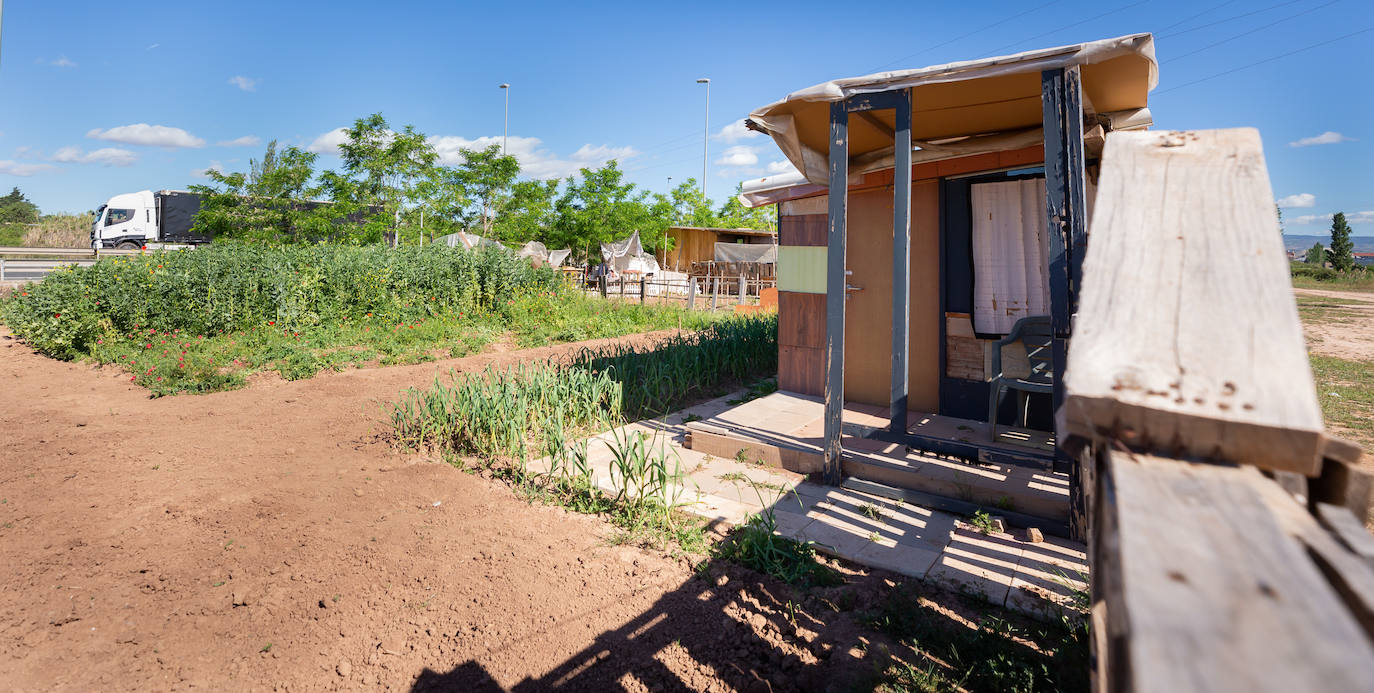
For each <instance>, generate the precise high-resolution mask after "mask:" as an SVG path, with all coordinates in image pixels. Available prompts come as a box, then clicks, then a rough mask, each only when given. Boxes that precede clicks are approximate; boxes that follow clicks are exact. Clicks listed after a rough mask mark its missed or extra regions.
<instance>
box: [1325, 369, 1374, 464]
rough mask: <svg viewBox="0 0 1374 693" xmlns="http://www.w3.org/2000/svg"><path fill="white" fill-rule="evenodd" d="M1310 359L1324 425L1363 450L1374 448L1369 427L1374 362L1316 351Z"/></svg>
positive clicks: (1372, 411)
mask: <svg viewBox="0 0 1374 693" xmlns="http://www.w3.org/2000/svg"><path fill="white" fill-rule="evenodd" d="M1311 360H1312V375H1313V377H1314V378H1315V379H1316V381H1317V399H1318V400H1320V401H1321V407H1322V418H1323V419H1325V420H1326V424H1327V425H1328V426H1332V427H1333V428H1335V429H1336V431H1337V432H1338V434H1339V435H1342V436H1348V437H1349V438H1351V439H1353V440H1354V441H1355V442H1357V443H1359V444H1360V445H1361V446H1363V447H1364V448H1365V449H1366V450H1374V430H1371V429H1370V426H1369V422H1370V421H1374V361H1350V360H1347V359H1339V358H1333V357H1330V356H1318V355H1316V354H1313V355H1312V356H1311Z"/></svg>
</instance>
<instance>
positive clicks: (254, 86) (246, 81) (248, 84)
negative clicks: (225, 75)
mask: <svg viewBox="0 0 1374 693" xmlns="http://www.w3.org/2000/svg"><path fill="white" fill-rule="evenodd" d="M229 83H230V84H232V85H234V86H236V87H238V88H239V89H242V90H244V91H257V90H258V80H256V79H253V78H252V77H244V76H243V75H234V76H233V77H230V78H229Z"/></svg>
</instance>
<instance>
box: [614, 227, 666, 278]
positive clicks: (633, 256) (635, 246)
mask: <svg viewBox="0 0 1374 693" xmlns="http://www.w3.org/2000/svg"><path fill="white" fill-rule="evenodd" d="M601 259H603V260H605V261H606V266H607V267H609V268H610V269H611V270H612V271H614V272H615V273H616V274H624V273H626V272H639V273H643V274H655V273H657V272H658V260H655V259H654V256H653V255H649V254H647V253H645V252H644V246H643V245H642V244H641V243H640V242H639V232H638V231H635V232H634V233H632V234H630V235H629V236H628V237H627V238H622V239H620V240H618V241H614V242H611V243H602V244H601Z"/></svg>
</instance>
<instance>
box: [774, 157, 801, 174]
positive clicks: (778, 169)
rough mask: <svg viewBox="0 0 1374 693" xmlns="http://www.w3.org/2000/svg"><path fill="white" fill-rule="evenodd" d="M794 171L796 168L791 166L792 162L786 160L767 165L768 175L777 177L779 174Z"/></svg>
mask: <svg viewBox="0 0 1374 693" xmlns="http://www.w3.org/2000/svg"><path fill="white" fill-rule="evenodd" d="M796 170H797V167H796V166H793V165H792V162H790V161H788V160H787V159H783V160H782V161H774V162H772V163H770V164H768V174H769V175H777V174H779V173H791V172H793V171H796Z"/></svg>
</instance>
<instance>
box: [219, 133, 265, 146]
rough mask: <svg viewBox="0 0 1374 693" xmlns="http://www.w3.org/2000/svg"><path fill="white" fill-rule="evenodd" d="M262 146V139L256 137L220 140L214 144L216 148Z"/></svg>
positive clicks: (246, 136) (248, 136)
mask: <svg viewBox="0 0 1374 693" xmlns="http://www.w3.org/2000/svg"><path fill="white" fill-rule="evenodd" d="M260 144H262V138H260V137H258V136H257V135H244V136H243V137H235V138H234V139H232V140H221V141H219V142H216V143H215V146H216V147H256V146H258V145H260Z"/></svg>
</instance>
